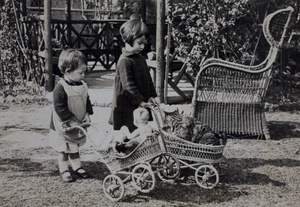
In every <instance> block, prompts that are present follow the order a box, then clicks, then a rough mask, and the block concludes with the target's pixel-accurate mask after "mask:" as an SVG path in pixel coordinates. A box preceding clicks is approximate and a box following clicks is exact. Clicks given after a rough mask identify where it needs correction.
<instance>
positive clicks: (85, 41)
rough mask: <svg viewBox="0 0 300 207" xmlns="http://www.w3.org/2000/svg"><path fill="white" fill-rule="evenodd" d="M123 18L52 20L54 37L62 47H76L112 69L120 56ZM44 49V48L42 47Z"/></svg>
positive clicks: (96, 62)
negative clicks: (120, 31) (120, 30)
mask: <svg viewBox="0 0 300 207" xmlns="http://www.w3.org/2000/svg"><path fill="white" fill-rule="evenodd" d="M123 22H124V21H123V20H88V21H86V20H72V21H71V22H68V21H66V20H52V31H53V34H52V36H53V38H54V39H56V40H57V41H58V42H60V43H61V47H62V48H75V49H78V50H80V51H82V52H83V54H84V55H85V56H86V57H87V59H88V60H89V61H92V62H93V65H92V66H91V68H90V69H93V68H94V67H95V66H96V65H99V64H100V65H101V66H102V67H103V68H105V69H106V70H109V69H111V67H112V65H113V64H114V63H116V61H117V60H118V58H119V56H120V50H121V40H120V37H119V28H120V26H121V25H122V24H123ZM41 49H43V48H41Z"/></svg>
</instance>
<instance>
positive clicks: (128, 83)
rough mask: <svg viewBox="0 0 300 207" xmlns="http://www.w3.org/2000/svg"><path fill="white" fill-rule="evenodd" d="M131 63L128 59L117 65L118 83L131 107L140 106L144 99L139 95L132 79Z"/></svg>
mask: <svg viewBox="0 0 300 207" xmlns="http://www.w3.org/2000/svg"><path fill="white" fill-rule="evenodd" d="M132 68H133V66H132V63H131V61H130V60H129V59H123V60H120V62H119V63H118V70H119V73H120V81H121V84H122V87H123V90H124V93H125V94H126V95H127V96H128V97H129V98H130V100H131V102H132V104H133V105H138V104H140V103H141V102H142V101H143V100H144V97H143V96H142V95H141V94H140V92H139V90H138V89H137V87H136V84H135V82H134V78H133V74H132V73H133V71H132Z"/></svg>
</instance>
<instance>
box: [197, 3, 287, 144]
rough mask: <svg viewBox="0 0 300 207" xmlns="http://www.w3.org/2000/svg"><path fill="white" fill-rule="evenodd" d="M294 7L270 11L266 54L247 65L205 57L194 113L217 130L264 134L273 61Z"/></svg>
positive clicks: (265, 30)
mask: <svg viewBox="0 0 300 207" xmlns="http://www.w3.org/2000/svg"><path fill="white" fill-rule="evenodd" d="M292 12H293V8H291V7H288V8H287V9H281V10H278V11H276V12H274V13H272V14H269V15H268V16H267V17H266V18H265V20H264V23H263V32H264V36H265V38H266V39H267V41H268V43H269V44H270V50H269V53H268V56H267V58H266V59H265V60H264V61H263V62H262V63H261V64H259V65H256V66H247V65H241V64H237V63H232V62H228V61H225V60H220V59H216V58H212V59H208V60H207V61H205V62H204V63H203V64H202V66H201V68H200V71H199V73H198V75H197V78H196V82H195V88H194V96H193V101H192V103H193V115H194V116H195V117H196V118H197V119H198V120H200V121H202V122H203V123H205V124H207V125H209V126H210V127H211V128H212V129H213V130H214V131H215V132H226V133H229V134H244V135H265V137H266V138H267V139H268V138H269V132H268V128H267V126H266V120H265V115H264V111H263V105H264V97H265V95H266V91H267V89H268V86H269V83H270V79H271V78H272V64H273V63H274V62H275V60H276V57H277V54H278V50H279V48H280V47H281V46H282V44H283V40H284V39H285V35H286V32H287V29H288V24H289V22H290V19H291V14H292Z"/></svg>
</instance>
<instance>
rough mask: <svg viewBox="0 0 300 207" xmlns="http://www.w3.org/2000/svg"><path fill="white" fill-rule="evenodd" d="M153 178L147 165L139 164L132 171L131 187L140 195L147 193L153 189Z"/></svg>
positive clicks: (154, 181)
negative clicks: (140, 193)
mask: <svg viewBox="0 0 300 207" xmlns="http://www.w3.org/2000/svg"><path fill="white" fill-rule="evenodd" d="M155 183H156V180H155V176H154V173H153V171H152V170H151V168H150V167H149V166H148V165H145V164H139V165H137V166H135V167H134V168H133V170H132V185H133V187H135V188H136V189H137V190H138V191H140V192H142V193H149V192H150V191H151V190H153V189H154V187H155Z"/></svg>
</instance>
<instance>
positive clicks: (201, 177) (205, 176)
mask: <svg viewBox="0 0 300 207" xmlns="http://www.w3.org/2000/svg"><path fill="white" fill-rule="evenodd" d="M195 179H196V182H197V184H198V185H199V186H200V187H202V188H205V189H213V188H214V187H215V186H216V185H217V184H218V183H219V173H218V171H217V170H216V168H214V167H213V166H212V165H201V166H200V167H198V168H197V170H196V172H195Z"/></svg>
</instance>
